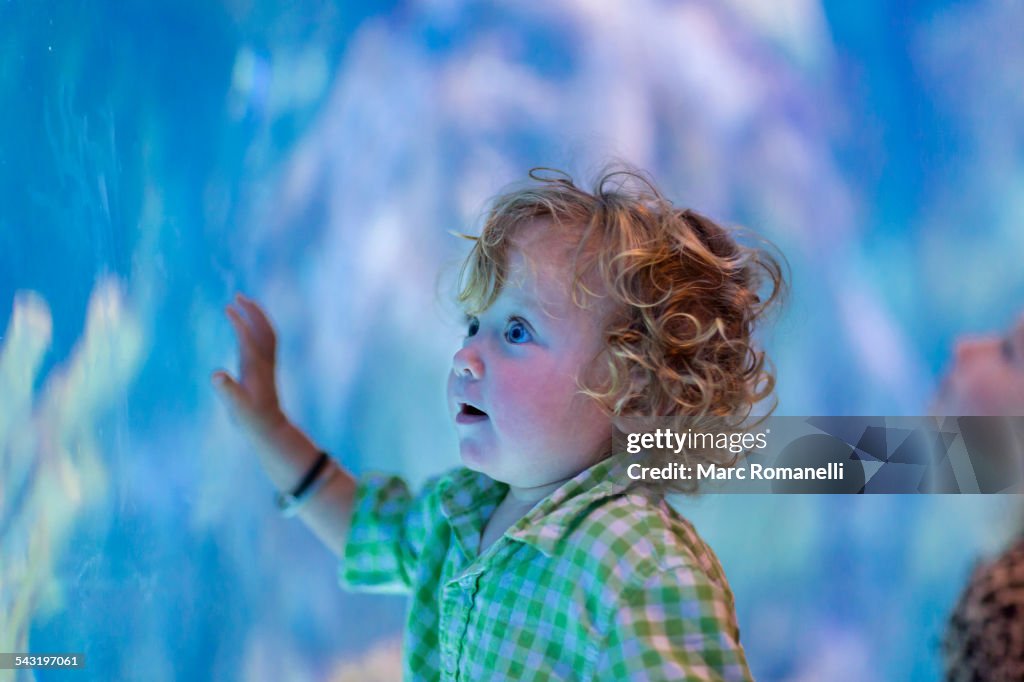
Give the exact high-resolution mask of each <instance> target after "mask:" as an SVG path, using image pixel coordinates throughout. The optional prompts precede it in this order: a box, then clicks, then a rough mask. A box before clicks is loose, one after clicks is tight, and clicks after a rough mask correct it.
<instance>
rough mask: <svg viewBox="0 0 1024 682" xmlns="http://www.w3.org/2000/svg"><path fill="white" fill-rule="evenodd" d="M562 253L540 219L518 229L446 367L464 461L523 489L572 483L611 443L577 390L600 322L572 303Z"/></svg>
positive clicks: (596, 347) (562, 244) (595, 349)
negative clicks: (504, 266) (490, 291)
mask: <svg viewBox="0 0 1024 682" xmlns="http://www.w3.org/2000/svg"><path fill="white" fill-rule="evenodd" d="M569 248H571V246H570V245H569V244H567V243H566V241H565V238H564V237H562V236H557V235H553V234H552V232H551V230H550V226H549V223H548V222H547V221H546V220H535V221H532V222H531V223H528V224H526V225H523V226H522V227H521V229H520V232H519V233H518V234H517V235H516V237H515V239H514V240H513V248H512V249H511V251H510V254H509V263H508V274H507V278H506V279H507V281H506V282H505V284H504V286H503V287H502V289H501V291H500V293H499V295H498V297H497V299H496V300H495V301H494V303H493V304H492V305H491V306H490V307H489V308H488V309H487V310H485V311H484V312H482V313H480V314H479V315H478V316H476V317H471V318H469V320H468V328H467V331H466V338H465V340H464V341H463V343H462V347H461V348H460V349H459V350H458V352H456V353H455V356H454V357H453V358H452V372H451V374H449V380H448V405H449V409H450V412H451V414H452V417H453V419H454V421H455V424H456V430H457V432H458V437H459V450H460V454H461V456H462V459H463V462H464V463H465V464H466V466H467V467H469V468H471V469H475V470H477V471H481V472H483V473H485V474H487V475H488V476H490V477H491V478H493V479H495V480H498V481H502V482H504V483H507V484H509V485H512V486H517V487H521V488H530V487H538V486H543V485H547V484H550V483H554V482H556V481H560V480H564V479H566V478H570V477H572V476H574V475H575V474H577V473H579V472H580V471H582V470H584V469H586V468H587V467H589V466H590V465H592V464H594V463H596V462H597V461H598V460H599V459H600V457H601V455H603V454H604V448H605V446H606V445H607V443H608V441H609V439H610V438H611V433H612V427H611V421H610V419H609V418H608V417H607V416H605V415H604V413H603V412H602V411H601V410H600V408H599V406H598V404H597V403H596V401H594V400H593V399H592V398H590V397H589V396H585V395H583V394H581V393H580V392H579V389H578V385H577V379H578V378H579V377H580V376H581V373H582V372H584V371H586V369H587V368H588V367H589V366H590V363H591V361H592V360H593V359H594V358H595V356H597V355H598V354H599V353H600V351H601V350H602V348H603V333H602V320H603V316H602V306H601V305H593V306H591V307H590V308H589V309H584V308H581V307H579V306H577V305H576V304H575V303H574V302H573V301H572V294H571V288H570V287H571V278H572V273H571V264H570V259H569V253H568V249H569ZM596 303H598V304H600V303H601V301H597V302H596Z"/></svg>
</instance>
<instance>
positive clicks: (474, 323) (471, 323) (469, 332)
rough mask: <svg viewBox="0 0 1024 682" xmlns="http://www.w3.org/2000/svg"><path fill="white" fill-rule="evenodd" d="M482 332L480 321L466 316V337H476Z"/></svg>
mask: <svg viewBox="0 0 1024 682" xmlns="http://www.w3.org/2000/svg"><path fill="white" fill-rule="evenodd" d="M478 331H480V320H478V319H477V318H475V317H473V316H472V315H467V316H466V336H476V333H477V332H478Z"/></svg>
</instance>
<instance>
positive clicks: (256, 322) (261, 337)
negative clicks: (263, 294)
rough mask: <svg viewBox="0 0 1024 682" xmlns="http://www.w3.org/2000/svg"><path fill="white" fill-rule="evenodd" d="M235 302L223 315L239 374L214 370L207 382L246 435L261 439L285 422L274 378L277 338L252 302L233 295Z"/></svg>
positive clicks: (266, 319)
mask: <svg viewBox="0 0 1024 682" xmlns="http://www.w3.org/2000/svg"><path fill="white" fill-rule="evenodd" d="M234 303H235V304H236V305H237V308H236V307H232V305H230V304H229V305H228V306H227V307H226V308H225V312H226V313H227V316H228V319H229V320H230V321H231V324H232V326H233V327H234V328H235V334H236V336H237V337H238V348H239V356H240V369H241V372H240V374H239V378H238V380H236V379H234V378H233V377H232V376H231V375H230V374H228V373H227V372H226V371H224V370H217V371H215V372H214V373H213V374H212V375H211V377H210V379H211V381H212V382H213V385H214V386H216V387H217V390H218V393H220V395H221V397H222V398H223V399H224V401H225V402H226V403H227V405H228V408H229V409H230V410H231V412H232V414H233V415H234V416H235V418H236V419H237V420H238V421H239V422H240V423H241V424H242V426H243V427H244V428H245V429H246V430H247V431H249V435H250V436H253V437H256V438H257V439H263V438H266V437H268V436H269V435H270V434H271V433H273V431H274V430H275V429H277V428H278V427H279V426H281V425H282V424H284V423H285V422H287V418H286V417H285V415H284V412H283V411H282V410H281V405H280V402H279V400H278V396H277V385H276V383H275V378H274V371H275V355H276V352H277V336H276V335H275V333H274V328H273V326H272V325H271V324H270V320H269V319H268V318H267V315H266V314H265V313H264V312H263V310H262V309H261V308H260V306H259V305H257V304H256V302H255V301H252V300H250V299H248V298H246V297H245V296H243V295H242V294H236V296H235V301H234Z"/></svg>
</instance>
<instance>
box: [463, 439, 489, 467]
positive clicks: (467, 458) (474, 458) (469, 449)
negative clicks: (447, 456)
mask: <svg viewBox="0 0 1024 682" xmlns="http://www.w3.org/2000/svg"><path fill="white" fill-rule="evenodd" d="M490 454H491V453H489V452H487V451H486V450H484V449H482V448H481V447H480V446H479V445H477V444H476V443H460V444H459V457H461V458H462V463H463V464H465V465H466V467H467V468H469V469H473V470H474V471H479V472H480V473H484V474H486V473H489V472H488V470H489V469H490V468H492V467H491V465H493V458H492V457H491V456H490Z"/></svg>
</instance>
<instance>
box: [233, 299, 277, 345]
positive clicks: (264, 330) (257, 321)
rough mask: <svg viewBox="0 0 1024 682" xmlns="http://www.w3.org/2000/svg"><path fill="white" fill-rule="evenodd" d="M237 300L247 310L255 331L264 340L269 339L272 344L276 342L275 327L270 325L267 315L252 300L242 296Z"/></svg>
mask: <svg viewBox="0 0 1024 682" xmlns="http://www.w3.org/2000/svg"><path fill="white" fill-rule="evenodd" d="M235 300H236V301H238V304H239V305H240V306H242V308H244V309H245V312H246V313H248V315H249V320H250V321H251V324H252V327H253V330H254V331H255V332H256V333H257V334H258V335H260V336H262V337H263V338H266V339H268V340H269V341H270V342H273V340H274V327H273V325H271V324H270V320H269V319H267V315H266V313H264V312H263V308H261V307H260V306H259V305H258V304H257V303H256V302H255V301H253V300H252V299H249V298H246V297H245V296H243V295H242V294H237V295H236V296H235Z"/></svg>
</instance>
